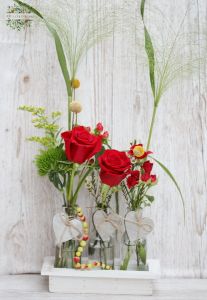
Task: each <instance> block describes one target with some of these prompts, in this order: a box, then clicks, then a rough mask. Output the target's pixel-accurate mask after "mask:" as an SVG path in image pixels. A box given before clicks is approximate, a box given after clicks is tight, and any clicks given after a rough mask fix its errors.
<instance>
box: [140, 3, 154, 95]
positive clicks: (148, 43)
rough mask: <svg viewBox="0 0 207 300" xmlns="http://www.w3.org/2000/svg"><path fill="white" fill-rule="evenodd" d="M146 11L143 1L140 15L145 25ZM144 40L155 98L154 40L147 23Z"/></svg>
mask: <svg viewBox="0 0 207 300" xmlns="http://www.w3.org/2000/svg"><path fill="white" fill-rule="evenodd" d="M144 10H145V0H142V1H141V6H140V13H141V16H142V21H143V23H144ZM144 38H145V51H146V54H147V58H148V63H149V75H150V84H151V89H152V93H153V96H154V97H155V53H154V47H153V44H152V40H151V37H150V34H149V32H148V30H147V27H146V26H145V23H144Z"/></svg>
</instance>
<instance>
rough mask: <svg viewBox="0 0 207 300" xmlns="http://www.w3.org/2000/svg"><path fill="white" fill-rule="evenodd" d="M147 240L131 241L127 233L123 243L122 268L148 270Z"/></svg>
mask: <svg viewBox="0 0 207 300" xmlns="http://www.w3.org/2000/svg"><path fill="white" fill-rule="evenodd" d="M146 253H147V249H146V240H145V239H138V240H136V241H133V242H132V241H130V240H129V239H128V237H127V235H126V234H125V236H124V239H123V244H122V262H121V265H120V270H137V271H147V270H148V266H147V262H146Z"/></svg>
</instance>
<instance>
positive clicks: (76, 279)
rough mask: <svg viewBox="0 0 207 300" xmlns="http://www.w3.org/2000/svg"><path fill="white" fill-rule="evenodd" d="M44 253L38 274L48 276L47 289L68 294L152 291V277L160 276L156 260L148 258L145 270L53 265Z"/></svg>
mask: <svg viewBox="0 0 207 300" xmlns="http://www.w3.org/2000/svg"><path fill="white" fill-rule="evenodd" d="M53 266H54V257H45V259H44V263H43V266H42V271H41V275H43V276H49V291H50V292H52V293H71V294H111V295H152V292H153V286H152V283H153V279H157V278H159V277H160V264H159V261H158V260H154V259H149V260H148V266H149V271H120V270H111V271H107V270H94V269H93V270H85V271H81V270H74V269H66V268H54V267H53Z"/></svg>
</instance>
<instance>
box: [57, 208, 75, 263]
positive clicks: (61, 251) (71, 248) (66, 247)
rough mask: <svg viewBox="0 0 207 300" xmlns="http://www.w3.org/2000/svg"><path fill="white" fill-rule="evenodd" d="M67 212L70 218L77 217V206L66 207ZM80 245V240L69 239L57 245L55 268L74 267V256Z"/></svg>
mask: <svg viewBox="0 0 207 300" xmlns="http://www.w3.org/2000/svg"><path fill="white" fill-rule="evenodd" d="M64 211H65V213H66V214H67V215H68V218H69V219H70V220H73V219H75V218H76V208H75V207H64ZM78 246H79V241H78V240H69V241H66V242H64V243H62V244H61V245H57V246H56V251H55V263H54V267H55V268H74V261H73V258H74V256H75V252H76V251H77V248H78Z"/></svg>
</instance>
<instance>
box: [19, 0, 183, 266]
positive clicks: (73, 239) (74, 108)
mask: <svg viewBox="0 0 207 300" xmlns="http://www.w3.org/2000/svg"><path fill="white" fill-rule="evenodd" d="M14 1H15V2H16V3H18V4H19V5H20V6H21V7H23V8H26V9H28V10H29V11H30V12H31V13H33V14H35V15H36V16H38V17H39V18H40V19H41V20H42V21H43V22H44V23H45V25H46V27H47V28H48V30H49V31H50V33H51V34H52V36H53V38H54V41H55V44H56V50H57V56H58V59H59V63H60V67H61V70H62V73H63V77H64V79H65V83H66V88H67V92H68V128H67V130H66V131H63V130H62V129H60V127H59V125H58V122H59V118H60V116H61V113H60V112H53V113H52V114H51V115H46V113H45V109H44V108H41V107H31V106H21V107H20V109H21V110H24V111H27V112H30V113H31V114H32V116H33V119H32V123H33V124H34V126H35V127H36V128H39V129H41V130H43V131H44V135H43V136H33V137H30V138H29V140H30V141H34V142H37V143H39V144H40V145H41V149H40V152H39V154H38V155H37V156H36V157H35V164H36V166H37V169H38V173H39V175H40V176H48V179H49V180H50V182H52V183H53V184H54V186H55V187H56V188H57V189H58V190H59V191H60V193H61V194H62V196H63V211H62V212H61V213H57V214H56V215H55V216H54V219H53V228H54V232H55V237H56V246H57V247H56V257H55V267H66V268H76V269H84V270H85V269H87V270H89V269H91V268H101V269H105V270H111V269H114V268H115V267H117V266H116V265H115V261H114V248H115V247H116V245H117V242H116V241H117V236H118V233H119V235H120V236H121V240H122V244H123V251H122V255H121V259H120V263H119V266H118V268H120V269H121V270H127V269H128V268H129V267H130V261H131V259H134V255H135V259H136V269H137V270H147V252H146V236H147V235H148V234H149V233H150V232H151V231H152V229H153V221H152V220H151V219H149V218H145V217H143V216H142V214H143V209H144V208H145V207H146V206H150V205H151V204H152V203H153V201H154V196H153V195H151V193H149V191H150V190H151V188H152V187H154V186H155V185H156V184H157V183H158V178H157V175H156V174H154V173H153V165H154V163H157V164H158V165H159V166H160V167H161V168H162V169H163V170H164V171H165V172H166V174H167V175H168V176H169V177H170V178H171V180H172V181H173V183H174V184H175V186H176V187H177V189H178V191H179V193H180V195H181V198H182V200H183V197H182V194H181V190H180V188H179V186H178V184H177V182H176V180H175V178H174V176H173V175H172V173H171V172H170V171H169V170H168V169H167V167H166V166H164V165H163V164H162V163H161V162H160V161H158V160H157V159H156V158H155V157H154V156H153V153H152V151H150V150H149V149H150V144H151V137H152V133H153V128H154V123H155V117H156V113H157V107H158V104H159V102H160V99H161V96H162V95H163V92H164V89H162V88H164V87H163V86H162V84H164V83H163V81H162V80H161V81H160V82H158V83H157V82H156V76H155V66H156V61H155V50H154V47H153V42H152V39H151V36H150V34H149V32H148V29H147V27H146V24H145V21H144V11H145V1H144V0H142V1H141V7H140V15H141V18H142V21H143V26H144V40H145V51H146V56H147V59H148V67H149V78H150V83H151V89H152V95H153V98H154V109H153V114H152V120H151V124H150V129H149V135H148V139H147V143H146V148H145V147H144V146H143V144H140V143H137V141H136V140H135V141H134V142H133V143H131V145H130V146H129V149H127V150H125V151H120V150H117V149H112V147H111V144H110V141H109V136H110V135H109V133H108V131H104V127H103V125H102V123H100V122H99V123H98V124H97V125H96V126H95V128H94V129H91V128H90V127H88V126H84V125H81V124H79V119H78V114H79V113H81V111H82V105H81V103H80V102H78V101H77V100H76V97H75V91H76V89H78V88H79V87H80V81H79V80H78V79H77V78H76V72H77V69H78V65H79V62H80V59H81V56H82V55H83V53H86V52H87V50H88V49H89V48H90V47H92V46H94V44H96V43H97V42H99V41H100V40H101V39H102V38H105V37H108V36H109V35H110V32H111V27H110V26H109V25H110V24H111V23H110V24H109V23H107V26H106V27H104V28H105V30H104V29H103V28H102V29H101V31H99V33H98V32H96V31H95V32H94V31H93V30H92V29H91V28H93V27H90V26H92V25H91V23H90V24H89V29H90V30H92V31H93V34H95V37H96V38H93V39H90V36H88V35H87V34H88V33H86V32H85V31H84V28H82V29H81V33H82V34H83V36H84V37H85V38H86V39H88V40H89V41H90V42H89V44H87V43H85V44H84V43H81V41H80V40H79V37H80V36H79V34H80V33H79V31H78V30H77V32H75V34H76V35H75V36H73V35H72V34H71V28H70V26H69V27H68V28H65V27H64V26H62V27H61V25H60V24H59V23H58V22H57V20H55V19H54V18H49V17H45V16H43V14H41V13H40V12H39V11H38V10H36V9H35V8H33V7H31V6H30V5H28V4H26V3H24V2H22V1H19V0H14ZM70 9H71V11H73V6H71V7H70ZM86 15H87V16H88V14H86ZM117 15H118V14H117V13H113V14H112V15H110V16H109V15H108V17H110V18H112V17H114V19H113V20H114V22H116V21H117ZM108 17H107V20H109V18H108ZM86 19H87V18H86ZM75 20H76V21H77V20H79V19H75ZM103 21H104V20H103V19H102V21H101V22H100V20H99V21H98V24H99V26H101V24H102V22H103ZM113 24H115V23H113ZM76 25H77V24H76ZM102 25H103V24H102ZM106 28H107V29H106ZM61 29H63V37H62V38H61V36H60V35H59V33H60V32H61ZM99 29H100V28H99ZM90 30H89V31H90ZM100 32H101V34H100ZM74 40H75V41H76V42H77V41H78V42H77V44H75V45H76V49H79V50H78V51H77V52H76V51H75V52H73V51H72V50H74V47H73V46H72V47H71V45H74ZM81 47H82V48H81ZM71 49H72V50H71ZM66 50H67V51H66ZM69 50H71V51H69ZM66 52H67V55H66V54H65V53H66ZM69 74H70V75H69ZM164 75H166V73H164ZM163 80H164V79H163ZM156 83H157V85H156ZM84 185H85V186H86V188H87V190H88V191H89V193H90V195H91V196H92V198H93V203H94V208H95V211H94V212H93V213H92V214H91V216H90V218H91V220H92V224H93V227H94V228H93V232H94V233H95V236H94V237H92V235H91V232H90V228H89V225H88V223H87V221H86V217H85V215H84V212H83V209H82V208H81V207H80V206H79V203H78V201H79V192H80V190H81V189H82V188H83V187H84ZM119 195H123V197H124V199H125V203H126V206H127V210H126V214H125V215H124V216H121V215H120V214H119V209H118V205H119ZM113 197H115V199H116V204H117V209H116V212H115V211H114V210H113V205H112V199H113ZM87 243H88V259H87V260H86V262H83V260H82V258H83V256H84V255H85V256H87V253H86V251H85V250H86V248H85V247H86V246H87ZM118 245H120V243H118Z"/></svg>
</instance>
